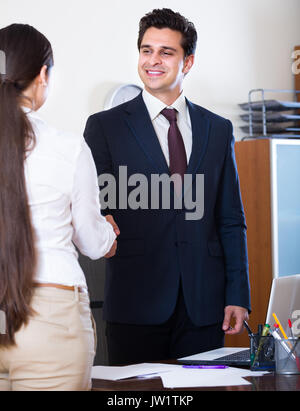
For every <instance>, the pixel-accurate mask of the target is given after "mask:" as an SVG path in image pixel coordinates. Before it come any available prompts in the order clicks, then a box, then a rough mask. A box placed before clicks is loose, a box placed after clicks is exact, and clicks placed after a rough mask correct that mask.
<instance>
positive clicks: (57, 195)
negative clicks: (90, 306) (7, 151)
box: [23, 108, 116, 287]
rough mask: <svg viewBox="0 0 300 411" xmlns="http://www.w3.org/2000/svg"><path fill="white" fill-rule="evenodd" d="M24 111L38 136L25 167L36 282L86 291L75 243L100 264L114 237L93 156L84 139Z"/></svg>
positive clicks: (81, 250) (82, 251) (32, 113)
mask: <svg viewBox="0 0 300 411" xmlns="http://www.w3.org/2000/svg"><path fill="white" fill-rule="evenodd" d="M23 109H24V111H25V112H26V113H27V116H28V118H29V120H30V122H31V124H32V126H33V130H34V133H35V136H36V145H35V147H34V149H33V150H32V151H31V152H30V153H29V155H28V156H27V158H26V160H25V164H24V169H25V179H26V186H27V193H28V201H29V206H30V210H31V218H32V224H33V228H34V234H35V241H36V249H37V255H38V265H37V272H36V277H35V281H36V282H40V283H56V284H63V285H68V286H74V285H77V286H81V287H86V280H85V276H84V274H83V271H82V269H81V267H80V265H79V263H78V254H77V252H76V249H75V246H74V244H75V245H76V246H77V248H78V249H79V250H80V252H81V253H82V254H84V255H86V256H88V257H90V258H91V259H98V258H100V257H102V256H104V255H105V254H106V253H107V252H108V251H109V250H110V248H111V246H112V244H113V242H114V240H115V237H116V236H115V234H114V231H113V228H112V226H111V224H109V223H108V222H107V221H106V219H105V218H104V217H103V216H102V215H101V213H100V203H99V186H98V180H97V173H96V167H95V164H94V160H93V157H92V155H91V152H90V149H89V147H88V146H87V144H86V142H85V141H84V138H83V137H81V136H74V135H73V134H70V133H63V132H59V131H58V130H56V129H54V128H52V127H50V126H49V125H48V124H46V123H45V122H44V121H43V120H42V119H41V118H40V117H39V116H38V114H37V113H36V112H29V111H30V110H29V109H26V108H23ZM73 243H74V244H73Z"/></svg>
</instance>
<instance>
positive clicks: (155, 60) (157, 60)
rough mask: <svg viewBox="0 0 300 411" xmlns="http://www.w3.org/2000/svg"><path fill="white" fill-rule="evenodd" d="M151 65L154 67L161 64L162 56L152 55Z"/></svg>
mask: <svg viewBox="0 0 300 411" xmlns="http://www.w3.org/2000/svg"><path fill="white" fill-rule="evenodd" d="M149 63H150V64H151V65H152V66H155V65H157V64H161V56H160V54H159V53H155V52H154V53H152V54H151V56H150V59H149Z"/></svg>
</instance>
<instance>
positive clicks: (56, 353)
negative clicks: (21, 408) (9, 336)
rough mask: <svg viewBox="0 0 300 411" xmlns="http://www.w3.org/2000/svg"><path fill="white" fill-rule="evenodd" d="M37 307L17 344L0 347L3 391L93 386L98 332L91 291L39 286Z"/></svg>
mask: <svg viewBox="0 0 300 411" xmlns="http://www.w3.org/2000/svg"><path fill="white" fill-rule="evenodd" d="M32 308H33V309H34V311H35V312H36V315H34V316H32V317H31V318H30V321H29V323H28V325H27V326H23V327H22V328H21V329H20V331H18V332H17V333H16V343H17V344H16V346H14V347H11V348H9V349H3V348H1V347H0V391H9V390H13V391H28V390H32V391H40V390H42V391H48V390H55V391H87V390H90V389H91V370H92V366H93V361H94V356H95V351H96V331H95V324H94V321H93V318H92V315H91V310H90V301H89V296H88V294H87V293H85V292H77V290H76V291H70V290H63V289H57V288H53V287H51V288H36V289H35V293H34V297H33V300H32Z"/></svg>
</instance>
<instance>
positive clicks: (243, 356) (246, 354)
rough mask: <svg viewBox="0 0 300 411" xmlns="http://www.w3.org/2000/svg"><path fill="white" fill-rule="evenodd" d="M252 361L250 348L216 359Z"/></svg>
mask: <svg viewBox="0 0 300 411" xmlns="http://www.w3.org/2000/svg"><path fill="white" fill-rule="evenodd" d="M219 360H221V361H232V360H233V361H250V349H247V350H243V351H238V352H235V353H233V354H229V355H224V356H223V357H218V358H215V361H219Z"/></svg>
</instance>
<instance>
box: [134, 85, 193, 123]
mask: <svg viewBox="0 0 300 411" xmlns="http://www.w3.org/2000/svg"><path fill="white" fill-rule="evenodd" d="M142 95H143V99H144V102H145V104H146V107H147V109H148V112H149V115H150V118H151V121H153V120H154V119H155V118H156V117H157V116H158V115H159V114H160V112H161V111H162V110H163V109H164V108H166V107H168V108H174V109H176V110H177V111H178V113H179V114H181V115H183V116H184V118H185V119H186V116H187V104H186V100H185V97H184V94H183V92H181V93H180V96H179V97H178V98H177V99H176V100H175V101H174V103H173V104H172V105H171V106H167V105H166V104H165V103H163V102H162V101H161V100H159V99H158V98H157V97H154V96H153V95H152V94H150V93H149V92H148V91H147V90H145V89H144V90H143V94H142Z"/></svg>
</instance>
